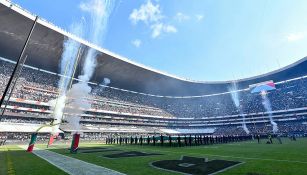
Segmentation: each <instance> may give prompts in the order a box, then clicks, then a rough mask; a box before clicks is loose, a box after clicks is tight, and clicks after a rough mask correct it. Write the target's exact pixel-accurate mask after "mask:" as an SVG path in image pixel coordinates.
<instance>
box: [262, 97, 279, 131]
mask: <svg viewBox="0 0 307 175" xmlns="http://www.w3.org/2000/svg"><path fill="white" fill-rule="evenodd" d="M261 97H262V104H263V106H264V108H265V110H266V112H267V113H268V114H269V118H270V123H271V125H272V127H273V133H274V134H275V133H276V132H277V131H278V126H277V123H276V122H274V120H273V114H272V107H271V102H270V100H269V98H268V97H267V92H266V91H262V92H261Z"/></svg>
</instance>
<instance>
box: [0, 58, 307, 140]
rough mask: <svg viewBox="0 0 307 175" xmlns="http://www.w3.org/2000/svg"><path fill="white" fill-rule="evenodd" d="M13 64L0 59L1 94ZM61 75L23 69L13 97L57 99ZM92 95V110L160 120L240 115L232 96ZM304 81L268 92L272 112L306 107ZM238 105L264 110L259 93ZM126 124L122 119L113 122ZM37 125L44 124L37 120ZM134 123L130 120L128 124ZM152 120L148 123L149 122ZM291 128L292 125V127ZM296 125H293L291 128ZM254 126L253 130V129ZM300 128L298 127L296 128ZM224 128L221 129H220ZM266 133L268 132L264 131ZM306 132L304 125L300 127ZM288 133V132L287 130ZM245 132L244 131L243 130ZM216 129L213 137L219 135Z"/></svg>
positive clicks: (102, 91)
mask: <svg viewBox="0 0 307 175" xmlns="http://www.w3.org/2000/svg"><path fill="white" fill-rule="evenodd" d="M13 67H14V64H13V63H10V62H8V61H4V60H0V85H1V86H0V93H1V94H2V93H3V90H4V88H5V86H6V84H7V82H8V79H9V76H10V75H11V73H12V70H13ZM59 79H60V76H58V75H56V74H51V73H47V72H44V71H41V70H38V69H35V68H29V67H24V68H23V70H22V72H21V76H20V78H19V80H18V82H17V86H16V88H15V89H14V92H13V95H12V97H15V98H22V99H27V100H34V101H40V102H47V103H48V102H49V101H50V100H53V99H56V98H57V96H58V92H59V89H58V88H57V87H58V82H59ZM91 87H92V92H91V94H90V95H89V96H88V97H87V100H89V102H90V103H91V107H92V108H93V109H99V110H106V111H114V112H118V113H131V114H137V115H151V116H159V117H166V118H167V117H179V118H202V117H216V116H227V115H236V114H239V111H238V109H237V108H236V106H235V105H234V103H233V101H232V98H231V94H222V95H212V96H206V97H200V98H163V97H154V96H147V95H143V94H136V93H131V92H127V91H121V90H118V89H114V88H110V87H101V86H98V85H91ZM306 87H307V79H306V78H303V79H298V80H294V81H289V82H285V83H281V84H277V85H276V88H277V89H276V90H275V91H270V92H268V94H267V96H268V99H270V101H271V105H272V110H273V111H275V110H289V109H294V108H301V107H307V106H306V104H307V98H306V97H307V88H306ZM239 96H240V99H239V100H240V104H241V108H242V111H243V113H245V114H249V113H263V112H265V108H264V107H263V104H262V98H261V96H260V95H259V94H252V93H250V92H249V91H241V92H239ZM10 105H12V106H22V107H33V105H29V104H21V103H17V102H10ZM39 108H40V109H44V110H48V109H50V107H49V106H39ZM7 112H11V113H25V114H30V113H31V115H34V116H35V115H36V116H45V117H50V114H43V113H33V112H24V111H23V112H22V111H18V110H8V111H7ZM8 120H10V118H9V117H5V118H2V119H1V120H0V121H8ZM11 120H12V121H14V122H28V120H26V119H15V118H12V119H11ZM84 120H97V121H106V122H107V121H108V120H106V119H103V118H97V117H92V118H90V117H88V118H84ZM125 121H126V122H127V121H128V120H126V119H125V118H124V119H122V120H116V121H115V122H119V123H121V122H122V123H124V122H125ZM37 122H45V121H39V120H37ZM130 122H133V121H130ZM150 122H152V121H148V123H150ZM291 126H292V125H291ZM294 126H296V125H294ZM253 127H254V128H253ZM297 127H299V126H297ZM223 128H224V129H223ZM223 128H221V129H220V131H221V132H223V131H224V132H226V131H227V132H228V131H229V132H231V133H242V131H243V130H242V128H240V127H234V126H227V127H223ZM260 128H262V129H257V127H255V126H251V130H252V131H253V132H256V130H259V131H257V132H266V130H263V128H269V127H260ZM281 128H285V129H284V130H285V131H286V130H287V129H286V128H290V125H286V124H285V125H281ZM267 130H269V129H267ZM303 130H306V126H305V125H304V126H303ZM289 131H290V130H289ZM243 132H244V131H243ZM219 133H220V132H219V130H217V132H216V134H219Z"/></svg>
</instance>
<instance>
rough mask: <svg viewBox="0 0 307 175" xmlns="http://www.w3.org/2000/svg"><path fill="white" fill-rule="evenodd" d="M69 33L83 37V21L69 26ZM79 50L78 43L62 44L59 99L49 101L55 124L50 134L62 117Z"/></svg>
mask: <svg viewBox="0 0 307 175" xmlns="http://www.w3.org/2000/svg"><path fill="white" fill-rule="evenodd" d="M70 32H71V33H73V34H74V35H77V36H81V37H82V36H83V21H81V22H79V23H73V24H72V25H71V26H70ZM79 48H80V43H79V42H77V41H75V40H73V39H71V38H67V39H66V40H65V41H64V43H63V53H62V58H61V62H60V65H59V68H60V74H61V75H62V76H61V78H60V80H59V83H58V88H59V97H58V98H57V99H54V100H51V101H49V105H50V106H51V110H52V111H53V124H57V125H55V126H53V127H52V134H55V132H56V131H57V130H58V129H59V127H60V124H59V123H61V120H62V117H63V110H64V107H65V101H66V91H67V88H68V85H69V82H70V77H71V76H73V75H72V74H73V69H74V63H75V60H76V58H77V54H78V49H79Z"/></svg>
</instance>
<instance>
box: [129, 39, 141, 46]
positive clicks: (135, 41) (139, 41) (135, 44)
mask: <svg viewBox="0 0 307 175" xmlns="http://www.w3.org/2000/svg"><path fill="white" fill-rule="evenodd" d="M131 44H133V45H134V46H135V47H140V46H141V44H142V41H141V40H139V39H135V40H133V41H131Z"/></svg>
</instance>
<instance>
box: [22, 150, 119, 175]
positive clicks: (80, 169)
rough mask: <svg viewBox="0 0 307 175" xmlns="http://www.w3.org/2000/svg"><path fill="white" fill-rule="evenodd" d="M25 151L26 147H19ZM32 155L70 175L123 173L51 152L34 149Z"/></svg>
mask: <svg viewBox="0 0 307 175" xmlns="http://www.w3.org/2000/svg"><path fill="white" fill-rule="evenodd" d="M19 147H21V148H22V149H26V148H27V146H19ZM33 153H34V154H35V155H37V156H38V157H40V158H42V159H44V160H46V161H47V162H49V163H50V164H52V165H54V166H56V167H58V168H59V169H61V170H63V171H65V172H66V173H68V174H71V175H100V174H101V175H124V174H123V173H120V172H117V171H114V170H111V169H108V168H104V167H101V166H98V165H94V164H91V163H88V162H84V161H82V160H79V159H75V158H72V157H68V156H64V155H62V154H58V153H55V152H53V151H48V150H42V149H35V150H33Z"/></svg>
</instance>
